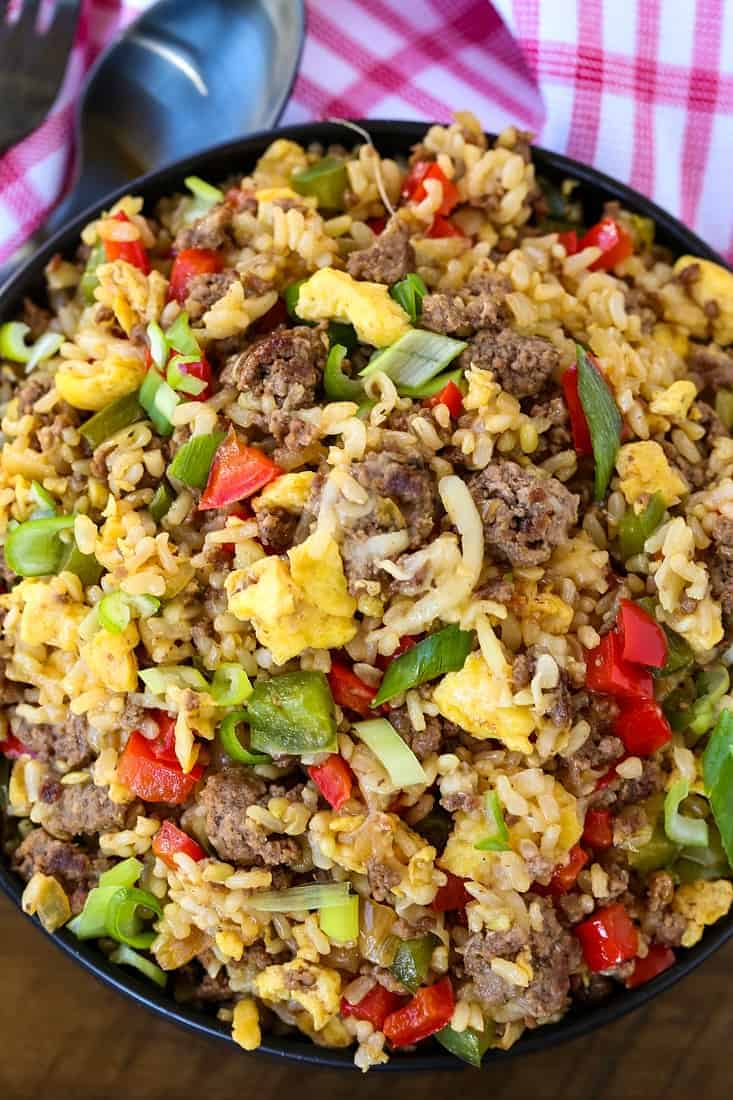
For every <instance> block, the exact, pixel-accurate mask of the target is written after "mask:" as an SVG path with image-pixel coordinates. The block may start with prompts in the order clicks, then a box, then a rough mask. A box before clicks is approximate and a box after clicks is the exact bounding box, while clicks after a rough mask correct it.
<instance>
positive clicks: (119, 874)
mask: <svg viewBox="0 0 733 1100" xmlns="http://www.w3.org/2000/svg"><path fill="white" fill-rule="evenodd" d="M142 873H143V865H142V863H141V862H140V860H139V859H135V857H134V856H132V857H131V858H130V859H123V860H122V862H121V863H117V864H115V866H114V867H110V869H109V871H103V872H102V874H101V875H100V876H99V885H100V886H134V885H135V883H136V882H137V880H138V879H139V878H140V875H141V874H142Z"/></svg>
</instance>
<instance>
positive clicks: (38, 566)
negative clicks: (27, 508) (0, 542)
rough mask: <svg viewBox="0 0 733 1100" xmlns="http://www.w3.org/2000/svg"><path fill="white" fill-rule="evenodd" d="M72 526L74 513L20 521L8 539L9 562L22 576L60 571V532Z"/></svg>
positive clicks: (6, 546)
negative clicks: (72, 514)
mask: <svg viewBox="0 0 733 1100" xmlns="http://www.w3.org/2000/svg"><path fill="white" fill-rule="evenodd" d="M73 526H74V516H46V517H45V518H44V519H29V520H27V521H26V522H25V523H19V524H18V526H17V527H15V528H13V530H12V531H11V532H10V534H9V535H8V537H7V540H6V542H5V560H6V562H7V563H8V565H9V566H10V568H11V569H12V570H13V572H14V573H17V574H18V576H19V577H45V576H48V575H49V574H51V573H58V572H59V567H60V565H61V561H62V557H63V553H64V546H63V543H62V542H61V539H60V538H59V534H60V532H61V531H68V530H69V529H70V528H72V527H73Z"/></svg>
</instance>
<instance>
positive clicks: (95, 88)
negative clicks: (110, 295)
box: [0, 0, 305, 285]
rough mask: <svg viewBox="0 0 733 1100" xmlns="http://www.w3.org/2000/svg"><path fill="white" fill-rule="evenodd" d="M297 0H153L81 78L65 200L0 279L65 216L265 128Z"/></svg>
mask: <svg viewBox="0 0 733 1100" xmlns="http://www.w3.org/2000/svg"><path fill="white" fill-rule="evenodd" d="M304 24H305V18H304V12H303V0H161V2H160V3H157V4H155V5H154V6H153V7H152V8H150V9H148V11H146V12H145V13H144V14H143V15H142V16H140V18H139V19H137V20H136V21H135V22H134V23H133V24H131V25H130V26H129V27H128V28H127V30H126V31H125V33H124V34H123V35H122V37H121V38H119V39H118V40H117V41H116V42H115V43H114V44H113V45H111V46H110V47H109V48H108V49H107V50H106V51H105V52H104V53H103V54H102V55H101V56H100V57H99V59H98V60H97V62H96V64H95V65H94V66H93V67H92V69H91V70H90V72H89V75H88V76H87V80H86V85H85V87H84V91H83V93H82V96H81V98H80V100H79V104H78V106H77V113H76V148H77V159H76V169H75V174H74V182H73V185H72V187H71V190H70V192H69V194H68V195H67V197H66V198H65V199H64V200H63V202H61V204H60V205H59V206H58V207H57V208H56V209H55V210H54V211H53V213H52V214H51V215H50V217H49V218H48V220H47V221H46V222H45V224H44V225H43V226H42V227H41V228H40V229H39V230H37V231H36V233H34V235H33V236H32V237H31V238H30V239H29V240H28V241H27V242H26V243H25V244H24V245H23V247H22V248H21V249H19V250H18V251H17V252H16V253H15V254H14V255H13V256H12V257H11V258H10V260H9V261H7V262H6V264H5V265H4V266H2V267H0V285H1V284H2V283H4V282H5V280H6V279H7V278H8V276H9V275H10V274H11V272H12V271H13V270H14V269H15V268H16V267H17V266H18V264H19V263H20V262H21V261H23V260H25V259H27V258H28V257H29V256H30V255H32V254H33V252H35V251H36V249H38V248H39V247H40V245H41V244H43V242H44V241H45V240H47V239H48V237H50V236H51V234H52V233H54V232H55V231H56V230H57V229H59V228H60V227H61V226H62V225H63V224H64V223H65V222H67V221H69V220H70V219H71V218H72V217H74V216H75V215H76V214H78V213H80V212H81V211H82V210H84V209H85V208H86V207H88V206H91V205H92V204H93V203H95V202H96V201H98V200H99V199H100V198H102V197H103V196H104V195H105V194H106V193H107V192H108V191H112V190H113V189H114V188H116V187H119V186H120V185H121V184H123V183H125V181H126V180H131V179H134V178H135V177H136V176H139V175H142V174H143V173H144V172H147V171H149V170H150V169H151V168H154V167H159V166H160V165H163V164H165V163H167V162H168V161H171V160H176V159H178V158H179V157H182V156H185V155H186V154H187V153H193V152H196V151H198V150H200V149H203V148H205V147H206V146H209V145H216V144H218V143H219V142H224V141H228V140H230V139H232V138H235V137H239V136H242V135H243V134H246V133H248V132H249V131H253V130H261V129H266V128H267V127H269V126H272V125H274V123H275V122H276V121H277V119H278V118H279V117H280V114H281V113H282V110H283V108H284V106H285V103H286V101H287V98H288V96H289V94H290V89H291V86H292V83H293V79H294V77H295V72H296V69H297V67H298V61H299V58H300V51H301V47H302V43H303V35H304Z"/></svg>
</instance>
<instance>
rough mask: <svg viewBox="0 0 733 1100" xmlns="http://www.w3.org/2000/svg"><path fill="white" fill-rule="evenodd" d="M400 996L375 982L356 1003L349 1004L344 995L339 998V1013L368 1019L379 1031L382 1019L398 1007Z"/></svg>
mask: <svg viewBox="0 0 733 1100" xmlns="http://www.w3.org/2000/svg"><path fill="white" fill-rule="evenodd" d="M401 1003H402V998H401V997H400V995H399V993H391V992H390V991H389V990H388V989H385V988H384V986H383V985H380V984H379V982H377V983H376V984H375V985H373V986H372V988H371V989H370V990H369V992H368V993H367V994H365V996H363V997H362V999H361V1000H360V1001H359V1002H358V1003H357V1004H354V1005H352V1004H350V1003H349V1002H348V1001H347V1000H346V998H345V997H343V998H342V999H341V1015H342V1016H355V1017H356V1019H357V1020H368V1021H369V1023H370V1024H371V1025H372V1027H373V1028H374V1030H375V1031H381V1030H382V1028H383V1026H384V1021H385V1020H386V1019H387V1017H388V1016H389V1015H390V1013H392V1012H394V1011H395V1009H397V1008H399V1006H400V1004H401Z"/></svg>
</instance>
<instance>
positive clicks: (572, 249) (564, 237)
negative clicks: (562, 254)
mask: <svg viewBox="0 0 733 1100" xmlns="http://www.w3.org/2000/svg"><path fill="white" fill-rule="evenodd" d="M557 239H558V243H559V244H561V245H562V246H563V248H564V249H565V251H566V252H567V254H568V256H574V255H575V253H576V252H577V251H578V234H577V233H576V231H575V230H574V229H568V230H567V231H566V232H565V233H558V235H557Z"/></svg>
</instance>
